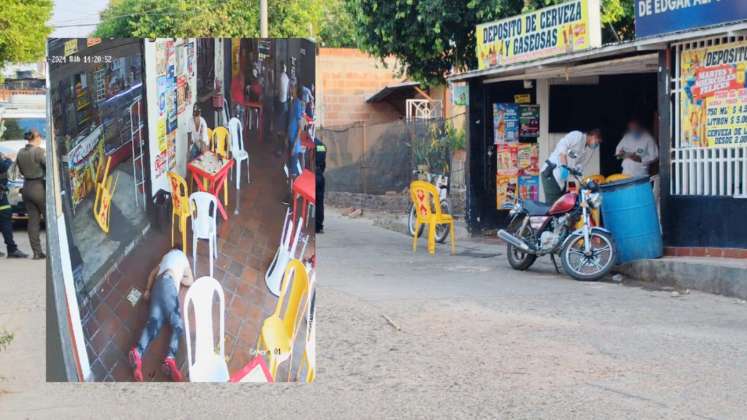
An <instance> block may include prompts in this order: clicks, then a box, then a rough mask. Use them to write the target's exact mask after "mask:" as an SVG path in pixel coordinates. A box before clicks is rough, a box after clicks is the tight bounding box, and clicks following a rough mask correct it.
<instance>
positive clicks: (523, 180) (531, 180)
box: [518, 175, 539, 201]
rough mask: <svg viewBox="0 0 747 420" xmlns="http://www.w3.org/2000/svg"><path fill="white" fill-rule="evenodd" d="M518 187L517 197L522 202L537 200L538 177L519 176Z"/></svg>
mask: <svg viewBox="0 0 747 420" xmlns="http://www.w3.org/2000/svg"><path fill="white" fill-rule="evenodd" d="M518 186H519V197H520V198H521V199H522V200H535V201H536V200H539V176H536V175H521V176H520V177H519V182H518Z"/></svg>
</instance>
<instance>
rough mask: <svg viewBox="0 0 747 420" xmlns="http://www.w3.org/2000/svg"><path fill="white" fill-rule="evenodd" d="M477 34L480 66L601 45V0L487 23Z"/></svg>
mask: <svg viewBox="0 0 747 420" xmlns="http://www.w3.org/2000/svg"><path fill="white" fill-rule="evenodd" d="M476 36H477V62H478V69H485V68H489V67H493V66H501V65H506V64H511V63H517V62H522V61H529V60H534V59H538V58H543V57H548V56H553V55H558V54H564V53H570V52H573V51H580V50H584V49H588V48H592V47H598V46H600V45H601V43H602V35H601V23H600V9H599V0H572V1H568V2H565V3H562V4H558V5H554V6H550V7H545V8H543V9H539V10H536V11H534V12H529V13H524V14H522V15H519V16H514V17H510V18H507V19H502V20H499V21H496V22H490V23H483V24H480V25H477V30H476Z"/></svg>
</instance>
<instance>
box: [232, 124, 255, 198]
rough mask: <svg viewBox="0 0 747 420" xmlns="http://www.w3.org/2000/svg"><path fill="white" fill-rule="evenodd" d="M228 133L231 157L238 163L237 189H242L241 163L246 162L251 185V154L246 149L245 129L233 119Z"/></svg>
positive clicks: (247, 177)
mask: <svg viewBox="0 0 747 420" xmlns="http://www.w3.org/2000/svg"><path fill="white" fill-rule="evenodd" d="M228 131H229V132H230V133H231V156H233V159H234V161H236V189H237V190H238V189H240V188H241V162H243V161H246V182H247V183H250V182H251V181H250V176H249V152H247V151H246V149H244V129H243V126H242V125H241V121H239V119H238V118H236V117H234V118H231V121H229V122H228Z"/></svg>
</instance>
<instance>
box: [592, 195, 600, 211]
mask: <svg viewBox="0 0 747 420" xmlns="http://www.w3.org/2000/svg"><path fill="white" fill-rule="evenodd" d="M589 205H590V206H591V207H593V208H595V209H598V208H600V207H601V206H602V194H599V193H591V194H589Z"/></svg>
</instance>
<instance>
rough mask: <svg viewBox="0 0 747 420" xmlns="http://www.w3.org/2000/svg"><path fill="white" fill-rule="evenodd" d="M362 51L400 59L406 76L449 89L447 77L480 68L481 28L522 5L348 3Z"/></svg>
mask: <svg viewBox="0 0 747 420" xmlns="http://www.w3.org/2000/svg"><path fill="white" fill-rule="evenodd" d="M347 5H348V10H349V11H350V13H351V14H352V15H353V16H354V19H355V28H356V34H357V38H358V42H359V45H360V47H361V48H363V49H364V50H366V51H367V52H369V53H370V54H372V55H374V56H376V57H379V58H381V59H384V58H387V57H389V56H394V57H395V58H397V61H398V63H399V66H400V67H399V68H398V69H397V70H398V71H399V72H400V73H401V74H407V75H408V76H409V77H410V78H412V79H414V80H417V81H420V82H422V83H424V84H439V83H443V81H444V75H445V74H446V72H447V71H449V70H451V69H452V68H454V69H455V70H464V69H467V68H474V67H476V66H477V57H476V55H475V26H476V25H477V24H478V23H482V22H488V21H491V20H496V19H500V18H502V17H506V16H511V15H514V14H517V13H519V12H520V11H521V8H522V6H523V1H522V0H501V1H496V0H348V1H347Z"/></svg>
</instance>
